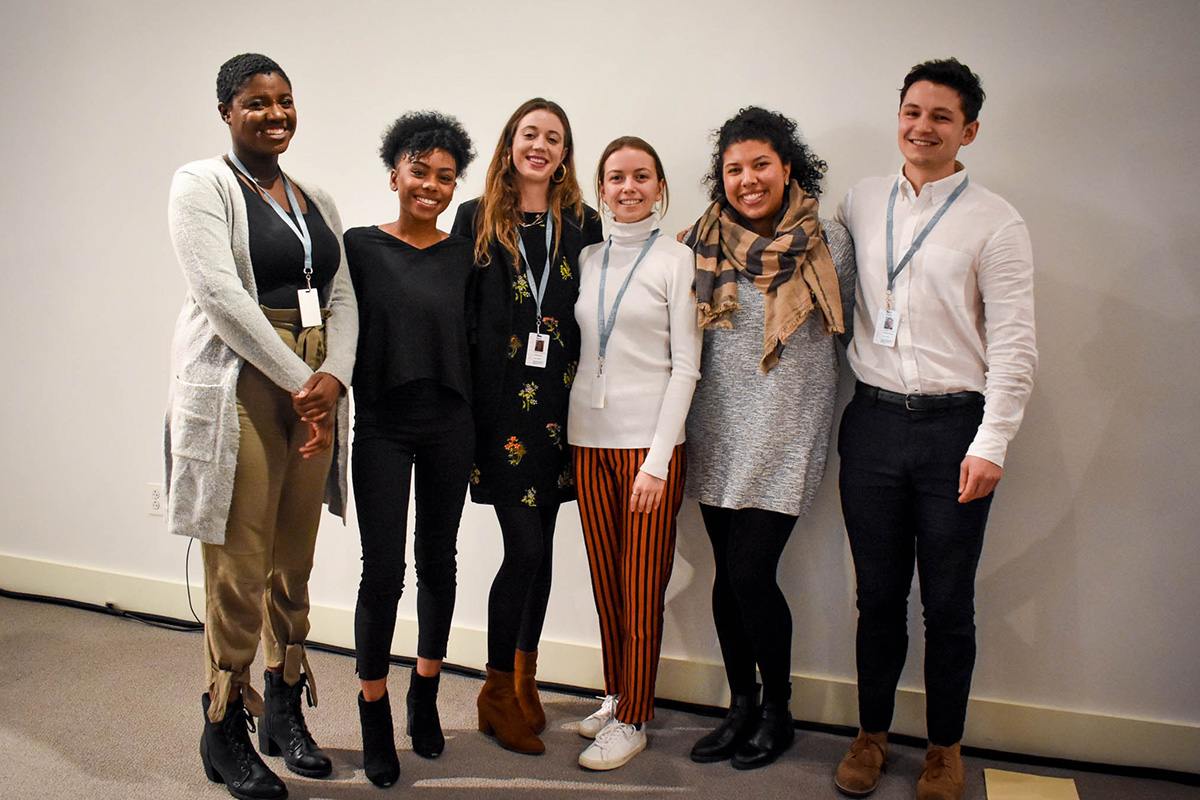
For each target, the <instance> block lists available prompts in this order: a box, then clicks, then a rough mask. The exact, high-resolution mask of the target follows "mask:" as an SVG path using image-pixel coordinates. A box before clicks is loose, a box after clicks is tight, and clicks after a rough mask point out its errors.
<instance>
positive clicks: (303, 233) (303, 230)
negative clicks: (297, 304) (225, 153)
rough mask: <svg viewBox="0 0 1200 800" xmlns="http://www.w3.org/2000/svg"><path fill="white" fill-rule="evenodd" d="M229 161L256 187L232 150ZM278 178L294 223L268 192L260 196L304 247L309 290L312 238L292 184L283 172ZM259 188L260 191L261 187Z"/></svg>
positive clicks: (311, 270) (310, 285)
mask: <svg viewBox="0 0 1200 800" xmlns="http://www.w3.org/2000/svg"><path fill="white" fill-rule="evenodd" d="M229 160H230V161H232V162H233V165H234V166H235V167H237V170H238V172H240V173H242V174H243V175H245V176H246V177H247V178H249V179H250V180H251V181H252V182H253V183H254V185H255V186H258V181H255V180H254V177H253V176H252V175H251V174H250V171H249V170H248V169H246V166H245V165H244V164H242V162H241V161H239V160H238V157H237V156H235V155H234V154H233V151H232V150H230V151H229ZM279 177H281V178H283V188H284V191H286V192H287V199H288V202H289V203H291V204H292V209H293V210H295V212H296V221H295V222H293V221H292V217H291V215H290V214H288V213H287V212H286V211H284V210H283V206H281V205H279V203H278V202H276V200H275V198H274V197H271V193H270V192H266V191H264V192H262V196H263V197H265V198H267V202H268V203H270V204H271V208H273V209H275V213H276V214H278V215H279V218H280V219H282V220H283V221H284V222H286V223H287V226H288V227H289V228H291V229H292V233H294V234H296V237H297V238H298V239H299V240H300V244H302V245H304V281H305V283H307V284H308V288H309V289H311V288H312V274H313V266H312V236H310V235H309V234H308V224H307V223H305V221H304V215H303V214H301V213H300V204H299V203H298V202H296V193H295V192H294V191H292V182H291V181H289V180H288V179H287V175H284V174H283V170H280V171H279ZM259 188H260V189H261V188H262V187H259ZM297 223H299V227H297Z"/></svg>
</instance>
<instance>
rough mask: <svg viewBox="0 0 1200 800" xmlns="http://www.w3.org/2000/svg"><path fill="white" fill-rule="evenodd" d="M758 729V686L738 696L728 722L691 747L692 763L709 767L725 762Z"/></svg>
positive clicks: (726, 718)
mask: <svg viewBox="0 0 1200 800" xmlns="http://www.w3.org/2000/svg"><path fill="white" fill-rule="evenodd" d="M757 727H758V686H755V687H754V693H753V694H735V695H734V696H733V699H732V700H731V701H730V703H729V711H728V712H727V713H726V714H725V719H724V720H723V721H722V722H721V724H720V725H718V726H717V728H716V730H714V731H711V732H710V733H708V734H707V735H705V736H704V737H703V738H701V739H700V741H698V742H696V744H695V746H694V747H692V761H695V762H696V763H697V764H709V763H712V762H714V761H724V760H725V759H727V758H732V757H733V754H734V753H736V752H737V751H738V749H739V748H740V747H741V746H742V745H743V744H745V743H746V740H747V739H749V738H750V734H752V733H754V730H755V728H757Z"/></svg>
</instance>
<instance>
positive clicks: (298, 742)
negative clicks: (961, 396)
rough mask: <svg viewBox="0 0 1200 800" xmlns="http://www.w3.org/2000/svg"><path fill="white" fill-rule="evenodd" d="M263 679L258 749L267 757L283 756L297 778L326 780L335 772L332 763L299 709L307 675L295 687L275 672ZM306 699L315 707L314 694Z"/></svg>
mask: <svg viewBox="0 0 1200 800" xmlns="http://www.w3.org/2000/svg"><path fill="white" fill-rule="evenodd" d="M263 680H264V682H265V683H266V690H265V691H264V692H263V716H262V719H261V720H260V721H259V725H258V749H259V750H261V751H262V752H263V753H264V754H266V755H268V756H277V755H280V754H282V755H283V763H284V765H285V766H287V768H288V769H290V770H291V771H292V772H294V773H296V774H297V775H303V776H305V777H306V778H324V777H325V776H326V775H328V774H329V773H330V772H332V771H333V764H332V763H330V761H329V756H327V755H325V754H324V753H323V752H321V748H319V747H317V743H316V742H315V741H313V737H312V735H311V734H310V733H309V732H308V725H306V724H305V722H304V712H303V711H301V710H300V696H301V695H302V694H304V689H305V684H306V683H307V682H308V676H307V675H301V676H300V680H298V681H297V682H296V685H295V686H288V684H287V681H285V680H284V679H283V675H282V674H278V675H277V674H275V673H274V672H267V673H266V675H265V676H264V678H263ZM307 699H308V704H309V706H312V695H309V696H308V698H307Z"/></svg>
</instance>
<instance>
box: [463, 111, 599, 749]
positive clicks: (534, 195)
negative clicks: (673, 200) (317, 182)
mask: <svg viewBox="0 0 1200 800" xmlns="http://www.w3.org/2000/svg"><path fill="white" fill-rule="evenodd" d="M452 232H453V233H457V234H461V235H464V236H467V237H469V238H471V239H472V240H473V241H474V242H475V262H476V264H477V266H478V268H479V275H478V281H477V286H478V293H477V296H476V303H477V312H478V327H477V335H476V343H475V352H474V360H473V364H472V368H473V381H474V392H475V394H474V408H473V410H474V415H475V432H476V439H475V468H474V470H473V471H472V475H471V499H472V500H474V501H475V502H476V503H485V504H488V505H491V506H493V507H494V508H495V509H496V517H497V519H498V520H499V523H500V530H501V535H502V536H503V539H504V560H503V562H502V563H501V565H500V569H499V571H498V572H497V574H496V578H495V580H494V581H493V583H492V589H491V593H490V595H489V598H488V670H487V681H486V683H485V684H484V686H483V689H482V690H481V691H480V693H479V703H478V705H479V729H480V730H481V731H483V732H484V733H488V734H494V735H495V736H496V739H497V741H498V742H499V743H500V744H501V746H503V747H505V748H507V749H509V750H513V751H516V752H521V753H541V752H543V751H544V750H545V746H544V745H543V744H542V741H541V740H540V739H539V738H538V737H537V734H538V733H540V732H541V730H542V729H543V728H544V727H545V725H546V715H545V712H544V711H543V710H542V706H541V702H540V701H539V700H538V694H537V684H536V682H535V678H534V676H535V671H536V665H537V647H538V640H539V639H540V638H541V632H542V623H543V621H544V619H545V615H546V603H547V601H548V599H549V597H550V578H551V562H552V544H553V538H554V524H555V521H556V519H557V517H558V508H559V506H560V505H561V504H562V503H563V502H565V501H568V500H573V499H574V498H575V487H574V481H573V479H572V477H571V470H570V452H569V449H568V447H567V443H566V442H567V437H566V430H565V428H566V423H567V405H568V400H569V397H570V390H571V383H572V382H573V381H574V379H575V370H576V368H577V366H578V362H579V329H578V327H577V326H576V324H575V315H574V314H575V312H574V308H575V300H576V298H577V297H578V294H579V266H578V265H579V252H580V251H581V250H582V249H583V248H584V247H585V246H587V245H589V244H593V243H595V242H599V241H600V240H601V238H602V231H601V226H600V219H599V217H598V216H597V214H596V212H595V211H594V210H593V209H591V208H590V207H588V206H586V205H584V203H583V199H582V195H581V194H580V191H579V183H578V180H577V179H576V172H575V164H574V142H573V140H572V137H571V126H570V123H569V122H568V121H567V115H566V113H565V112H564V111H563V110H562V108H560V107H559V106H558V104H557V103H554V102H551V101H549V100H543V99H542V98H534V99H533V100H529V101H528V102H526V103H524V104H522V105H521V106H520V107H519V108H518V109H517V110H516V111H515V112H513V115H512V116H511V117H510V118H509V120H508V123H507V124H506V125H505V126H504V132H503V133H502V134H501V136H500V141H499V142H498V143H497V145H496V152H495V154H494V155H493V157H492V161H491V164H490V165H489V167H488V174H487V182H486V186H485V189H484V194H483V196H482V197H480V198H478V199H476V200H471V201H469V202H467V203H464V204H463V205H462V206H461V207H460V208H459V210H458V215H457V217H456V219H455V222H454V227H453V230H452Z"/></svg>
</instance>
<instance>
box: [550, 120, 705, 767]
mask: <svg viewBox="0 0 1200 800" xmlns="http://www.w3.org/2000/svg"><path fill="white" fill-rule="evenodd" d="M596 187H597V193H598V194H599V196H600V199H601V200H602V201H603V202H604V205H605V206H607V207H608V209H609V211H611V215H606V216H610V219H609V222H610V226H609V236H608V238H607V239H606V240H605V241H604V242H601V243H600V244H594V245H591V246H590V247H587V248H586V249H584V251H583V252H582V253H581V255H580V258H579V264H580V287H579V300H578V301H577V302H576V304H575V318H576V320H577V321H578V323H579V329H580V336H581V344H580V356H579V370H578V372H577V374H576V376H575V382H574V384H573V385H572V387H571V404H570V414H569V416H568V420H567V441H568V442H569V443H570V444H571V445H572V447H573V455H574V465H575V481H576V485H577V489H578V494H579V514H580V517H581V519H582V522H583V535H584V540H585V542H586V544H587V554H588V564H589V566H590V568H591V574H592V590H593V592H594V594H595V598H596V609H597V611H598V612H599V614H600V640H601V645H602V650H603V656H604V683H605V694H606V697H605V698H604V702H603V704H602V705H601V707H600V710H599V711H597V712H596V713H594V714H592V715H591V716H589V717H588V718H587V719H585V720H583V722H582V723H580V726H579V732H580V733H581V734H582V735H583V736H585V737H588V738H594V739H595V741H594V742H593V743H592V744H591V745H590V746H588V748H587V749H586V750H584V751H583V753H582V754H581V755H580V756H579V763H580V765H581V766H583V767H586V768H588V769H596V770H605V769H615V768H616V767H619V766H621V765H622V764H625V763H626V762H628V761H629V760H630V759H631V758H633V757H634V756H635V755H637V754H638V753H639V752H641V751H642V750H643V749H644V748H645V747H646V733H645V731H644V730H643V723H645V722H647V721H648V720H650V719H651V718H653V716H654V682H655V677H656V675H657V672H658V656H659V648H660V646H661V643H662V624H663V597H664V594H665V592H666V589H667V582H668V580H670V577H671V565H672V563H673V559H674V553H675V517H676V515H677V514H678V513H679V505H680V503H681V502H682V500H683V482H684V470H685V466H686V465H685V456H684V447H683V441H684V422H685V420H686V419H687V412H688V407H689V405H690V404H691V400H692V391H693V390H694V388H695V386H696V381H697V380H698V379H699V377H700V343H701V333H700V330H699V328H698V327H697V322H696V301H695V298H694V297H693V295H692V281H693V280H694V278H695V262H694V257H693V254H692V251H691V250H690V249H689V248H687V247H685V246H683V245H681V244H679V243H678V242H676V241H675V240H674V238H673V237H671V236H669V235H660V234H661V231H660V230H659V227H660V225H659V211H658V206H659V204H660V203H661V204H662V206H663V208H664V209H665V207H666V196H667V181H666V177H665V175H664V174H663V167H662V161H661V160H660V159H659V157H658V154H657V153H656V152H655V151H654V148H653V147H651V146H650V145H649V144H647V143H646V142H645V141H643V140H642V139H639V138H637V137H635V136H624V137H621V138H619V139H616V140H614V141H613V142H611V143H610V144H609V145H608V147H606V148H605V150H604V154H603V155H602V156H601V157H600V165H599V167H598V168H597V170H596Z"/></svg>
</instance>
